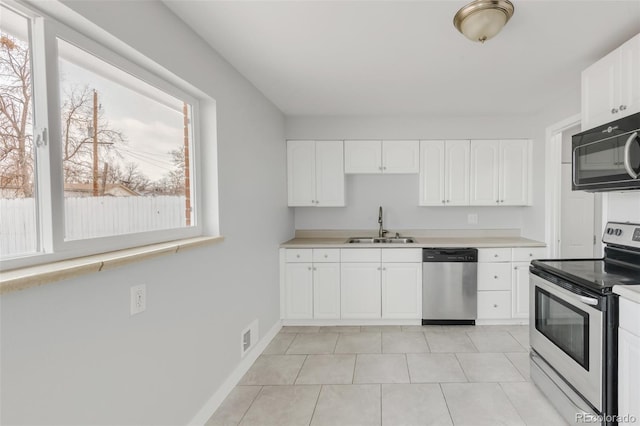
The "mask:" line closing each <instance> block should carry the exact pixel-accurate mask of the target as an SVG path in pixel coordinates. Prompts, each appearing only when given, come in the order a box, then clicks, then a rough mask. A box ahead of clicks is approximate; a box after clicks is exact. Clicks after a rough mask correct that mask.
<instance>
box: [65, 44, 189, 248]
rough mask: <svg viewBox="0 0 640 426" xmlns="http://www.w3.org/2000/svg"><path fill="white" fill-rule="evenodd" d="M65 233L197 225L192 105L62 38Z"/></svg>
mask: <svg viewBox="0 0 640 426" xmlns="http://www.w3.org/2000/svg"><path fill="white" fill-rule="evenodd" d="M58 51H59V69H60V104H61V105H60V106H61V119H62V163H63V172H64V195H65V238H66V239H67V240H76V239H83V238H92V237H102V236H109V235H119V234H127V233H135V232H144V231H152V230H159V229H171V228H180V227H185V226H193V225H194V223H193V219H192V218H193V214H192V209H191V200H192V197H191V192H192V189H191V187H190V182H189V179H187V178H185V177H186V176H187V175H188V174H189V173H190V168H191V165H190V158H189V149H190V142H191V137H192V132H191V125H190V121H191V120H190V114H191V107H190V106H189V105H188V104H186V103H185V102H183V101H182V100H180V99H177V98H175V97H173V96H171V95H169V94H167V93H165V92H163V91H161V90H158V89H156V88H155V87H152V86H150V85H149V84H147V83H145V82H143V81H141V80H139V79H138V78H136V77H133V76H132V75H130V74H128V73H126V72H124V71H122V70H120V69H118V68H116V67H114V66H112V65H110V64H108V63H107V62H105V61H103V60H101V59H99V58H97V57H96V56H94V55H92V54H90V53H88V52H86V51H84V50H81V49H79V48H77V47H75V46H73V45H71V44H70V43H67V42H65V41H63V40H58Z"/></svg>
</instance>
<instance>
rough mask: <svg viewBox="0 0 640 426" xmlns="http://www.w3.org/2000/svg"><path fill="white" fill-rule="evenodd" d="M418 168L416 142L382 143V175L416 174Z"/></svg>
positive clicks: (417, 144) (418, 148) (418, 145)
mask: <svg viewBox="0 0 640 426" xmlns="http://www.w3.org/2000/svg"><path fill="white" fill-rule="evenodd" d="M419 167H420V144H419V143H418V141H382V172H383V173H418V169H419Z"/></svg>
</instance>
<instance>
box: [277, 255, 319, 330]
mask: <svg viewBox="0 0 640 426" xmlns="http://www.w3.org/2000/svg"><path fill="white" fill-rule="evenodd" d="M285 269H286V276H285V298H284V299H285V311H286V315H287V318H290V319H311V318H313V266H312V264H311V263H287V264H286V266H285Z"/></svg>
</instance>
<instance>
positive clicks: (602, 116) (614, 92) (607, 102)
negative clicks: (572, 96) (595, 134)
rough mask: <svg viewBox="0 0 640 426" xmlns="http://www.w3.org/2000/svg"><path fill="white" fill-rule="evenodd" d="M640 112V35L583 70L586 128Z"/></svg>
mask: <svg viewBox="0 0 640 426" xmlns="http://www.w3.org/2000/svg"><path fill="white" fill-rule="evenodd" d="M639 111H640V34H638V35H636V36H635V37H634V38H632V39H631V40H629V41H627V42H626V43H625V44H623V45H622V46H620V47H619V48H618V49H616V50H614V51H613V52H611V53H609V54H608V55H607V56H605V57H604V58H602V59H600V60H599V61H598V62H596V63H595V64H593V65H591V66H590V67H589V68H587V69H586V70H584V71H583V72H582V130H587V129H591V128H593V127H596V126H599V125H601V124H605V123H607V122H609V121H613V120H617V119H620V118H623V117H626V116H628V115H630V114H634V113H636V112H639Z"/></svg>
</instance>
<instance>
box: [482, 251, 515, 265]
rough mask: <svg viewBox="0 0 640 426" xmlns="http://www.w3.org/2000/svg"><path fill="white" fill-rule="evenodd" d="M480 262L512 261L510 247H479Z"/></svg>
mask: <svg viewBox="0 0 640 426" xmlns="http://www.w3.org/2000/svg"><path fill="white" fill-rule="evenodd" d="M478 262H511V249H510V248H486V249H478Z"/></svg>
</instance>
